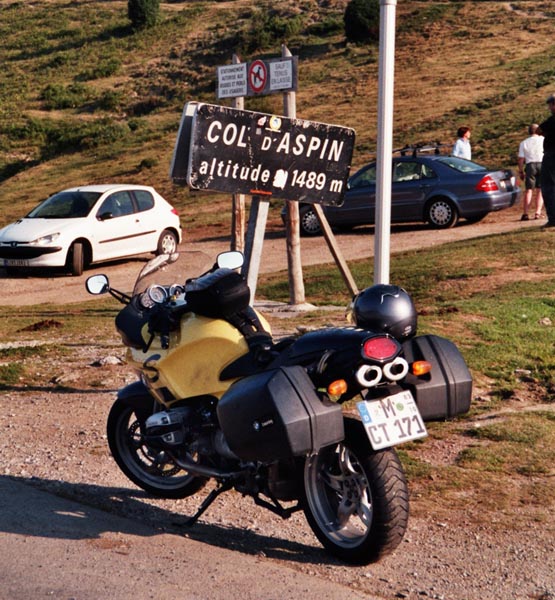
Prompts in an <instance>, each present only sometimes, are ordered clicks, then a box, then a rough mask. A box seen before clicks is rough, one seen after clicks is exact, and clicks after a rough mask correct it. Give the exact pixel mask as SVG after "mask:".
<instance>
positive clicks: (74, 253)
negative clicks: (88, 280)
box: [68, 242, 85, 277]
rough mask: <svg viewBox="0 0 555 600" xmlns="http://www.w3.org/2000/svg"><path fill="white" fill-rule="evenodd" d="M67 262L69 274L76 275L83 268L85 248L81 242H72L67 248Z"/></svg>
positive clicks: (81, 272)
mask: <svg viewBox="0 0 555 600" xmlns="http://www.w3.org/2000/svg"><path fill="white" fill-rule="evenodd" d="M68 264H69V269H70V271H71V274H72V275H74V276H76V277H78V276H80V275H82V274H83V271H84V269H85V249H84V247H83V244H82V242H73V244H72V245H71V248H70V250H69V256H68Z"/></svg>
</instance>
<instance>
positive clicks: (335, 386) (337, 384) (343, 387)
mask: <svg viewBox="0 0 555 600" xmlns="http://www.w3.org/2000/svg"><path fill="white" fill-rule="evenodd" d="M346 391H347V382H346V381H345V380H344V379H336V380H335V381H332V382H331V383H330V384H329V385H328V394H329V395H330V396H336V397H338V396H342V395H343V394H344V393H345V392H346Z"/></svg>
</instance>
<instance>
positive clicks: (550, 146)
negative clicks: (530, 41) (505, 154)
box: [536, 94, 555, 229]
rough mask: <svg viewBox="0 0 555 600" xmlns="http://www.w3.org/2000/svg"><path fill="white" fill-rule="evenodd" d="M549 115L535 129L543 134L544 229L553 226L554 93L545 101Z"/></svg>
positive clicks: (554, 185)
mask: <svg viewBox="0 0 555 600" xmlns="http://www.w3.org/2000/svg"><path fill="white" fill-rule="evenodd" d="M546 103H547V106H548V108H549V111H550V112H551V116H550V117H549V118H548V119H547V120H546V121H544V122H543V123H542V124H541V125H540V126H539V128H538V129H537V130H536V132H537V133H539V134H540V135H543V160H542V178H541V185H542V196H543V201H544V204H545V212H546V213H547V223H546V224H545V225H544V226H543V228H544V229H547V228H555V94H551V96H549V98H548V99H547V101H546Z"/></svg>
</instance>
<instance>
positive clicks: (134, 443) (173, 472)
mask: <svg viewBox="0 0 555 600" xmlns="http://www.w3.org/2000/svg"><path fill="white" fill-rule="evenodd" d="M114 441H115V444H116V450H117V452H118V454H119V457H120V458H121V460H122V461H123V462H124V463H125V465H126V466H127V468H128V469H129V471H130V472H131V473H132V474H133V475H135V477H136V478H137V479H139V480H141V481H142V482H143V483H144V484H146V485H149V486H152V487H154V488H157V489H160V490H161V489H165V490H173V489H181V488H183V486H184V485H186V484H187V483H188V482H189V481H191V480H192V479H193V476H192V475H190V474H188V473H187V472H186V471H184V470H183V469H181V468H180V467H178V466H177V465H176V464H175V463H174V462H173V460H172V459H171V457H170V456H168V454H167V453H166V452H164V451H163V450H158V449H155V448H151V447H150V446H148V445H147V444H146V442H145V440H144V437H143V435H142V432H141V426H140V423H139V421H138V420H137V418H136V416H135V414H134V412H133V411H132V410H131V409H129V410H127V411H124V412H123V413H122V414H121V415H120V418H119V421H118V426H117V435H116V436H115V440H114Z"/></svg>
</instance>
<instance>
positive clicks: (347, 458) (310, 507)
mask: <svg viewBox="0 0 555 600" xmlns="http://www.w3.org/2000/svg"><path fill="white" fill-rule="evenodd" d="M303 483H304V507H303V508H304V512H305V515H306V518H307V521H308V523H309V525H310V527H311V528H312V530H313V532H314V534H315V535H316V537H317V538H318V539H319V540H320V542H321V543H322V545H323V546H324V548H326V550H327V551H328V552H330V554H333V555H334V556H336V557H337V558H339V559H340V560H342V561H345V562H347V563H350V564H354V565H366V564H369V563H371V562H376V561H377V560H379V559H381V558H382V557H383V556H385V555H387V554H390V553H391V552H393V550H395V548H396V547H397V546H398V545H399V544H400V543H401V540H402V539H403V536H404V535H405V531H406V528H407V522H408V515H409V494H408V488H407V482H406V479H405V475H404V472H403V468H402V465H401V463H400V461H399V458H398V456H397V453H396V452H395V450H393V449H392V448H388V449H386V450H380V451H374V450H372V448H371V446H370V442H369V441H368V437H367V435H366V432H365V431H364V428H363V426H362V423H360V421H358V420H356V419H353V418H349V417H345V439H344V440H343V441H342V442H341V443H340V444H337V445H336V446H329V447H327V448H324V449H322V450H320V452H318V454H316V455H314V456H311V457H309V458H307V459H306V462H305V468H304V481H303Z"/></svg>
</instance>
